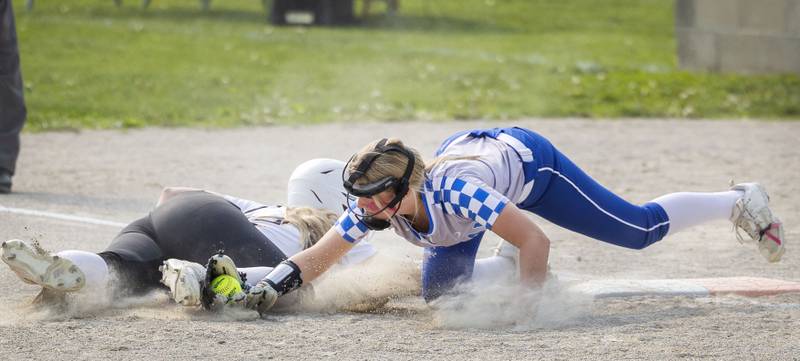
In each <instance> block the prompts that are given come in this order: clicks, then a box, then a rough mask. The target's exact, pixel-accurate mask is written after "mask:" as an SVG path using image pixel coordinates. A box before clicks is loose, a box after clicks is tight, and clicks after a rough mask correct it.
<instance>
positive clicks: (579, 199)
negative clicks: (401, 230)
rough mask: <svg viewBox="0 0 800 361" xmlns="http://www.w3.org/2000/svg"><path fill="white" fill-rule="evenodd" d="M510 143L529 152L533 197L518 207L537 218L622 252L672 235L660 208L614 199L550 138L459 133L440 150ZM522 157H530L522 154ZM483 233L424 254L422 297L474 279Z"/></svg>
mask: <svg viewBox="0 0 800 361" xmlns="http://www.w3.org/2000/svg"><path fill="white" fill-rule="evenodd" d="M466 133H469V135H470V136H472V137H491V138H498V137H507V136H504V135H502V134H506V135H510V136H511V137H513V138H514V139H516V140H518V141H519V142H515V143H516V144H515V145H512V147H515V149H518V148H519V147H526V148H527V149H529V150H530V152H531V153H532V154H533V160H532V161H530V162H523V167H525V169H524V174H525V183H528V182H530V181H533V187H532V189H531V191H530V193H529V194H528V196H527V197H526V198H525V199H524V200H523V201H521V202H519V203H517V207H519V208H520V209H524V210H527V211H530V212H533V213H535V214H537V215H539V216H541V217H542V218H545V219H547V220H548V221H550V222H553V223H554V224H556V225H558V226H561V227H564V228H566V229H569V230H571V231H574V232H577V233H580V234H583V235H586V236H588V237H591V238H594V239H597V240H600V241H603V242H607V243H611V244H614V245H617V246H621V247H625V248H631V249H642V248H645V247H647V246H649V245H651V244H653V243H655V242H657V241H658V240H660V239H661V238H663V237H664V236H665V235H666V234H667V232H668V231H669V218H668V217H667V213H666V212H665V211H664V209H663V208H661V206H660V205H658V204H656V203H652V202H650V203H646V204H644V205H641V206H638V205H634V204H631V203H629V202H627V201H625V200H624V199H622V198H620V197H619V196H617V195H615V194H614V193H612V192H611V191H609V190H608V189H606V188H605V187H603V186H602V185H600V184H599V183H597V182H596V181H595V180H594V179H592V178H591V177H589V176H588V175H587V174H586V173H584V172H583V171H582V170H581V169H580V168H578V166H577V165H575V163H573V162H572V161H571V160H569V158H567V157H566V156H564V154H562V153H561V152H559V151H558V150H557V149H556V148H555V147H554V146H553V145H552V144H551V143H550V141H548V140H547V139H546V138H544V137H542V136H541V135H539V134H537V133H535V132H533V131H531V130H528V129H523V128H517V127H514V128H492V129H478V130H470V131H465V132H460V133H457V134H454V135H453V136H451V137H450V138H448V139H446V140H445V141H444V142H443V143H442V145H441V146H440V147H439V150H437V152H436V155H437V156H438V155H439V154H441V153H442V152H443V151H444V149H445V148H447V146H448V145H449V144H450V143H451V142H452V141H453V140H455V139H457V138H459V137H461V136H463V135H464V134H466ZM518 151H523V152H524V151H526V150H525V149H518ZM482 238H483V232H482V233H480V234H478V235H476V236H475V237H473V238H471V239H469V240H468V241H466V242H461V243H459V244H456V245H452V246H448V247H431V248H426V249H425V258H424V260H423V264H422V296H423V297H424V298H425V300H426V301H431V300H434V299H436V298H437V297H439V296H441V295H442V294H444V293H445V292H447V291H448V290H450V289H452V287H453V286H455V284H457V283H458V282H461V281H464V280H467V279H469V278H470V277H471V276H472V269H473V267H474V264H475V255H476V254H477V252H478V246H480V242H481V239H482Z"/></svg>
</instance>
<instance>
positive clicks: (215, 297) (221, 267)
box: [200, 251, 248, 311]
mask: <svg viewBox="0 0 800 361" xmlns="http://www.w3.org/2000/svg"><path fill="white" fill-rule="evenodd" d="M223 274H225V275H228V276H231V277H233V278H235V279H236V281H237V282H239V285H240V287H241V289H242V291H241V292H237V293H235V294H233V295H230V296H226V295H223V294H219V293H216V292H214V289H213V287H211V282H212V281H213V280H214V279H215V278H217V276H220V275H223ZM247 288H248V286H247V284H246V283H245V276H244V274H240V273H239V272H238V271H237V270H236V264H235V263H234V262H233V260H232V259H231V258H230V257H228V256H226V255H224V254H222V252H221V251H220V253H218V254H215V255H213V256H211V258H209V259H208V262H207V263H206V276H205V278H204V279H203V281H202V282H201V283H200V303H201V304H202V306H203V308H204V309H206V310H211V311H219V310H221V309H222V308H223V307H225V306H226V305H243V304H244V301H245V299H246V298H247V293H246V291H247Z"/></svg>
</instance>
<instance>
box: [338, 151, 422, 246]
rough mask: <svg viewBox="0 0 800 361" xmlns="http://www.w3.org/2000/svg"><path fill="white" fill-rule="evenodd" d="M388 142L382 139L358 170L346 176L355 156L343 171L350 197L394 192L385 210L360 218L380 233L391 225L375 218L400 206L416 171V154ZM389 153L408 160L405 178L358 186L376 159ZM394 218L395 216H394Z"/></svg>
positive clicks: (381, 180)
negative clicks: (387, 191) (402, 156)
mask: <svg viewBox="0 0 800 361" xmlns="http://www.w3.org/2000/svg"><path fill="white" fill-rule="evenodd" d="M386 141H387V139H386V138H383V139H381V140H380V141H379V142H378V144H376V145H375V148H374V151H373V152H372V153H370V154H368V155H366V156H365V157H364V159H363V160H362V161H361V163H359V164H358V167H356V170H354V171H353V172H352V173H350V174H347V175H345V172H346V171H347V169H348V166H349V165H350V162H352V161H353V159H354V158H355V156H353V157H351V158H350V160H349V161H348V162H347V165H345V167H344V171H342V182H343V183H344V188H345V189H346V190H347V192H348V193H349V194H348V196H349V195H353V196H356V197H372V196H374V195H376V194H379V193H381V192H383V191H386V190H389V189H391V190H394V198H392V200H391V201H390V202H389V203H388V204H387V205H386V206H385V207H383V209H381V210H380V211H378V212H375V214H373V215H369V216H361V217H360V218H359V219H360V220H361V221H362V222H364V224H365V225H366V226H367V228H369V229H372V230H378V231H379V230H383V229H386V228H389V225H390V223H389V221H388V220H383V219H377V218H375V217H374V216H375V215H376V214H380V213H381V212H383V211H385V210H386V209H389V208H392V207H394V206H398V205H399V204H400V202H401V201H402V200H403V197H405V195H406V194H407V193H408V183H409V179H410V178H411V173H412V172H413V171H414V154H412V153H411V152H409V151H408V150H407V149H405V148H403V147H401V146H397V145H386ZM388 152H397V153H400V154H403V155H404V156H405V157H406V158H408V163H407V164H406V169H405V171H404V172H403V176H402V177H400V178H397V177H384V178H382V179H379V180H377V181H375V182H372V183H366V184H356V181H357V180H358V179H359V178H361V177H363V176H364V175H365V174H366V172H367V171H368V170H369V168H370V166H371V165H372V163H373V162H374V161H375V159H377V158H378V157H380V156H381V155H384V154H386V153H388ZM345 176H346V177H345ZM395 212H396V211H395ZM392 216H394V214H393V215H392ZM356 217H358V216H356Z"/></svg>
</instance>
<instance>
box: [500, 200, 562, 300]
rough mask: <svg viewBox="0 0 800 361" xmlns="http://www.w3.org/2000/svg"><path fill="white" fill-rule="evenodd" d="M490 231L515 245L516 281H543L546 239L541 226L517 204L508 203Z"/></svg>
mask: <svg viewBox="0 0 800 361" xmlns="http://www.w3.org/2000/svg"><path fill="white" fill-rule="evenodd" d="M492 231H494V232H495V233H496V234H497V235H498V236H500V237H502V238H503V239H505V240H506V241H508V242H509V243H511V244H512V245H514V246H515V247H517V248H518V249H519V265H518V267H519V274H520V281H522V283H524V284H527V285H532V286H538V285H541V284H542V283H544V281H545V279H546V277H547V260H548V257H549V255H550V239H549V238H547V236H546V235H545V234H544V232H543V231H542V229H541V228H539V226H537V225H536V223H534V222H533V221H532V220H531V219H530V218H528V216H527V215H525V214H524V213H523V212H522V211H520V210H519V208H517V207H516V206H514V205H513V204H509V205H507V206H506V207H505V209H503V212H502V213H500V216H499V217H497V221H496V222H495V223H494V227H493V228H492Z"/></svg>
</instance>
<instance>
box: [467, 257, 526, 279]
mask: <svg viewBox="0 0 800 361" xmlns="http://www.w3.org/2000/svg"><path fill="white" fill-rule="evenodd" d="M516 274H517V265H516V263H515V262H514V260H513V259H511V258H508V257H502V256H493V257H487V258H481V259H478V260H475V267H474V268H473V269H472V282H496V281H500V280H507V279H511V278H512V277H515V276H516Z"/></svg>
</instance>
